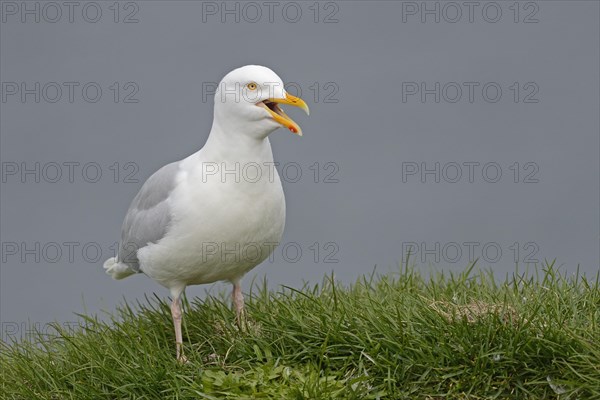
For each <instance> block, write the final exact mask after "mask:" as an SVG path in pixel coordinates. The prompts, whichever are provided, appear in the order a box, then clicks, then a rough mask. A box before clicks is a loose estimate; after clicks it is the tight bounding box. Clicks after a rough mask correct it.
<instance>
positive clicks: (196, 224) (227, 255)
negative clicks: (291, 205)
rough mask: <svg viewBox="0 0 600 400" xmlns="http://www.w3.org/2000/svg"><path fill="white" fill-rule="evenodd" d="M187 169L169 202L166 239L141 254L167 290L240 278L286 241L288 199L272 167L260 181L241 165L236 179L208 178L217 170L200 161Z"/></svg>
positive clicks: (149, 272) (145, 267)
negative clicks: (169, 218) (177, 285)
mask: <svg viewBox="0 0 600 400" xmlns="http://www.w3.org/2000/svg"><path fill="white" fill-rule="evenodd" d="M256 164H257V165H260V164H259V163H256ZM187 166H188V167H187V168H186V169H184V170H182V171H181V172H180V174H179V176H178V184H177V186H176V188H175V190H174V191H173V193H172V195H171V196H170V198H169V202H170V206H171V212H172V220H171V226H170V227H169V230H168V233H167V235H166V236H165V237H164V238H163V239H161V240H160V241H159V242H158V243H156V244H151V245H149V246H146V247H145V248H143V249H141V250H140V251H139V252H138V257H139V259H140V261H141V264H142V268H143V271H144V272H145V273H146V274H147V275H149V276H150V277H151V278H152V279H154V280H156V281H157V282H159V283H161V284H163V285H164V286H167V287H171V286H173V285H174V284H178V283H180V284H185V285H190V284H202V283H210V282H215V281H218V280H232V279H236V278H239V277H241V276H242V275H243V274H245V273H246V272H248V271H249V270H250V269H252V268H254V267H255V266H257V265H258V264H260V263H261V262H262V261H264V260H265V259H266V258H267V257H268V256H269V255H270V254H271V252H272V251H273V249H274V247H275V246H276V244H277V243H278V242H279V241H280V240H281V236H282V234H283V229H284V225H285V197H284V194H283V188H282V186H281V181H280V179H279V175H278V174H277V172H276V171H275V169H274V168H273V166H272V165H266V166H265V165H263V166H261V167H260V168H261V177H260V179H259V180H256V179H255V174H254V173H253V174H252V175H249V174H244V173H242V169H241V165H240V169H239V170H240V173H239V174H237V176H236V173H229V174H224V175H223V174H221V173H217V174H214V173H211V174H208V173H207V172H208V171H213V172H214V169H210V168H208V167H207V165H202V163H198V162H195V163H193V164H192V163H189V164H187ZM212 166H214V165H212ZM217 167H218V168H223V169H225V168H227V170H228V171H232V170H235V166H232V165H224V166H222V167H219V166H217ZM252 168H254V169H255V166H254V165H253V167H252ZM254 169H253V171H252V172H254Z"/></svg>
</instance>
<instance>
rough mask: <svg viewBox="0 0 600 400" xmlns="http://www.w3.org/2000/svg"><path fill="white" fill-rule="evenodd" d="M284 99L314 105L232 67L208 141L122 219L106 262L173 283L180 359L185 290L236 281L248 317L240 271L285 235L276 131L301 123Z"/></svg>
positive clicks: (267, 78) (157, 179)
mask: <svg viewBox="0 0 600 400" xmlns="http://www.w3.org/2000/svg"><path fill="white" fill-rule="evenodd" d="M278 104H288V105H292V106H298V107H300V108H302V109H304V110H305V111H306V112H307V113H308V106H307V105H306V103H304V102H303V101H302V100H301V99H299V98H297V97H294V96H292V95H290V94H288V93H287V92H286V91H285V90H284V85H283V82H282V80H281V78H279V77H278V76H277V75H276V74H275V73H274V72H273V71H272V70H270V69H268V68H266V67H261V66H254V65H251V66H245V67H241V68H238V69H236V70H234V71H232V72H230V73H229V74H227V75H226V76H225V77H224V78H223V80H222V81H221V83H220V84H219V87H218V89H217V92H216V94H215V108H214V117H213V125H212V128H211V131H210V134H209V137H208V140H207V141H206V144H205V145H204V147H202V148H201V149H200V150H199V151H197V152H196V153H194V154H192V155H190V156H189V157H187V158H185V159H183V160H180V161H177V162H174V163H171V164H168V165H165V166H164V167H162V168H161V169H159V170H158V171H157V172H155V173H154V174H153V175H152V176H151V177H150V178H148V180H147V181H146V182H145V183H144V185H143V186H142V188H141V189H140V191H139V192H138V194H137V195H136V196H135V198H134V199H133V201H132V202H131V205H130V207H129V210H128V211H127V214H126V216H125V219H124V221H123V226H122V229H121V242H120V246H119V251H118V254H117V256H116V257H112V258H109V259H108V260H106V262H105V263H104V268H105V270H106V272H107V273H108V274H110V275H111V276H112V277H113V278H115V279H122V278H125V277H127V276H130V275H133V274H135V273H144V274H146V275H148V276H149V277H150V278H152V279H153V280H155V281H156V282H158V283H159V284H161V285H163V286H165V287H166V288H168V289H169V290H170V293H171V296H172V304H171V313H172V316H173V322H174V327H175V341H176V349H177V358H178V360H179V361H185V356H184V355H183V348H182V334H181V318H182V315H181V314H182V313H181V307H180V298H181V295H182V293H183V292H184V290H185V288H186V286H188V285H197V284H204V283H211V282H215V281H222V280H225V281H229V282H231V283H232V284H233V294H232V297H233V303H234V306H235V309H236V319H237V321H238V323H240V322H241V318H242V314H243V296H242V292H241V287H240V281H241V279H242V277H243V276H244V275H245V274H246V273H247V272H248V271H250V270H251V269H252V268H254V267H256V266H257V265H258V264H260V263H261V262H262V261H264V260H265V259H266V258H267V257H268V256H269V255H270V254H271V252H272V251H273V249H274V248H275V246H276V244H277V243H278V242H279V241H280V240H281V236H282V234H283V230H284V226H285V197H284V193H283V188H282V185H281V180H280V178H279V175H278V173H277V171H276V169H275V168H274V161H273V153H272V151H271V145H270V143H269V139H268V135H269V134H270V133H272V132H273V131H275V130H276V129H277V128H280V127H282V126H283V127H286V128H288V129H289V130H290V131H292V132H294V133H297V134H299V135H301V133H302V131H301V130H300V127H299V126H298V125H297V124H296V123H295V122H294V121H292V120H291V119H290V118H289V117H288V116H287V115H286V114H285V113H284V112H283V111H282V110H281V108H279V106H278Z"/></svg>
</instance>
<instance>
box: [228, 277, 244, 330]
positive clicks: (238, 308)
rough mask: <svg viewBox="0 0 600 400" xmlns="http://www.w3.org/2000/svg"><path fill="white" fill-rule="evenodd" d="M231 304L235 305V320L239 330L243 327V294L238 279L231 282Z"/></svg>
mask: <svg viewBox="0 0 600 400" xmlns="http://www.w3.org/2000/svg"><path fill="white" fill-rule="evenodd" d="M231 297H232V298H233V305H234V307H235V322H236V323H237V325H238V327H239V328H240V330H241V329H242V328H243V322H244V295H243V294H242V286H241V285H240V282H239V281H235V282H233V292H232V294H231Z"/></svg>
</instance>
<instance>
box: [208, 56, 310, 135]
mask: <svg viewBox="0 0 600 400" xmlns="http://www.w3.org/2000/svg"><path fill="white" fill-rule="evenodd" d="M281 104H285V105H290V106H294V107H299V108H301V109H302V110H304V112H306V114H309V109H308V106H307V105H306V103H305V102H304V101H303V100H302V99H301V98H299V97H296V96H293V95H291V94H289V93H288V92H287V91H286V90H285V88H284V83H283V81H282V80H281V78H280V77H279V76H277V74H276V73H275V72H273V71H272V70H271V69H269V68H267V67H262V66H260V65H246V66H245V67H241V68H238V69H235V70H233V71H231V72H230V73H228V74H227V75H225V77H224V78H223V79H222V80H221V82H220V83H219V86H218V87H217V91H216V93H215V113H214V114H215V115H214V118H215V121H214V123H215V124H218V125H219V126H220V127H221V128H225V129H226V130H227V131H231V132H235V133H236V134H238V133H243V134H247V135H251V136H253V137H256V138H259V139H264V138H265V137H267V136H268V135H269V134H270V133H271V132H273V131H274V130H276V129H277V128H281V127H284V128H286V129H289V130H290V131H291V132H292V133H295V134H297V135H299V136H302V130H301V129H300V126H298V124H297V123H296V122H294V121H293V120H292V119H291V118H290V117H289V116H288V115H287V114H286V113H285V112H284V111H283V110H282V109H281V107H280V105H281Z"/></svg>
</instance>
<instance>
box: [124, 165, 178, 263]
mask: <svg viewBox="0 0 600 400" xmlns="http://www.w3.org/2000/svg"><path fill="white" fill-rule="evenodd" d="M178 171H179V161H177V162H173V163H171V164H167V165H165V166H164V167H162V168H161V169H159V170H158V171H156V172H155V173H154V174H152V176H150V178H148V180H147V181H146V182H145V183H144V184H143V185H142V188H141V189H140V191H139V192H138V194H137V195H136V196H135V197H134V198H133V200H132V201H131V205H130V206H129V210H128V211H127V214H126V215H125V220H124V221H123V227H122V228H121V243H120V245H119V253H118V261H119V262H122V263H125V264H127V265H128V266H129V267H130V268H131V269H133V270H134V271H136V272H140V262H139V259H138V257H137V252H138V250H139V249H141V248H142V247H144V246H146V245H147V244H148V243H156V242H158V241H159V240H160V239H162V238H163V237H164V236H165V234H166V233H167V229H168V227H169V222H170V221H171V210H170V209H169V203H168V198H169V195H170V194H171V191H172V190H173V189H174V187H175V184H176V175H177V172H178Z"/></svg>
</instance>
